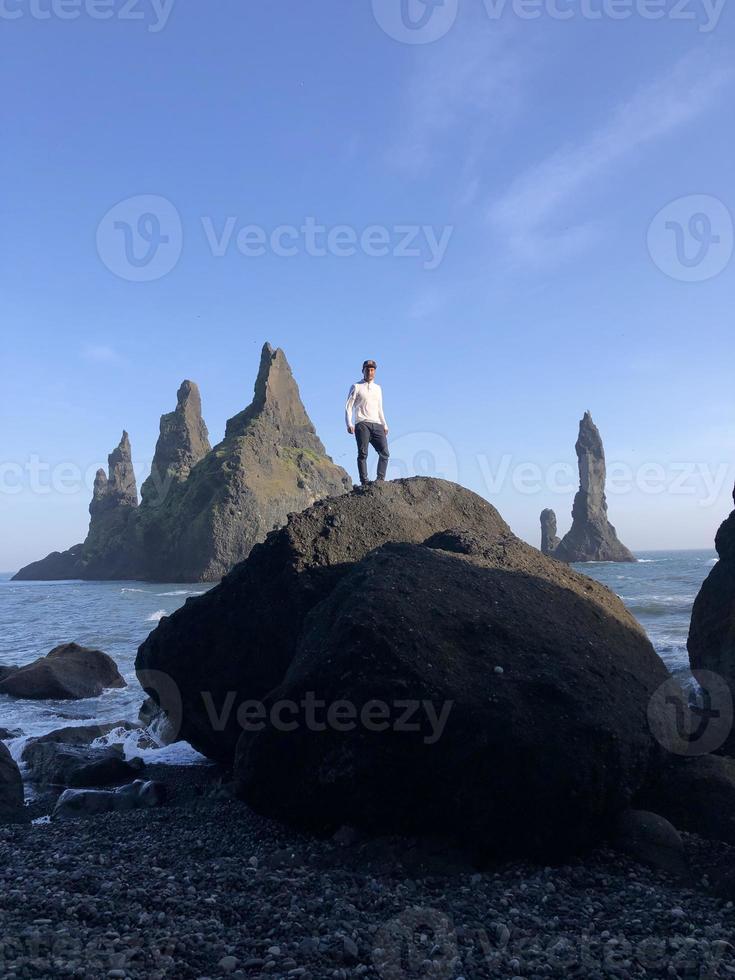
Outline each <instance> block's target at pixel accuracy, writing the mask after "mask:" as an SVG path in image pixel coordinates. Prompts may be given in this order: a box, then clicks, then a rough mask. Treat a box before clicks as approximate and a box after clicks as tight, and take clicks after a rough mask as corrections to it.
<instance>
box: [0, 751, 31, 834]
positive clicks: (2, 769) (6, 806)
mask: <svg viewBox="0 0 735 980" xmlns="http://www.w3.org/2000/svg"><path fill="white" fill-rule="evenodd" d="M6 823H28V815H27V814H26V811H25V808H24V804H23V781H22V779H21V776H20V771H19V769H18V765H17V763H16V761H15V759H14V758H13V757H12V755H11V754H10V752H9V751H8V749H7V747H6V746H5V745H3V743H2V742H0V825H1V824H6Z"/></svg>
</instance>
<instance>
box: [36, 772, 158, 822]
mask: <svg viewBox="0 0 735 980" xmlns="http://www.w3.org/2000/svg"><path fill="white" fill-rule="evenodd" d="M165 802H166V787H165V785H164V784H163V783H158V782H155V781H152V780H148V781H145V780H142V779H136V780H135V781H134V782H132V783H128V784H127V785H126V786H119V787H118V788H117V789H112V790H105V789H67V790H64V792H63V793H62V794H61V796H60V797H59V798H58V800H57V801H56V806H55V807H54V811H53V813H52V814H51V817H52V819H53V820H69V819H73V818H76V817H96V816H97V815H98V814H100V813H120V812H127V811H128V810H137V809H140V808H145V807H152V806H161V804H162V803H165Z"/></svg>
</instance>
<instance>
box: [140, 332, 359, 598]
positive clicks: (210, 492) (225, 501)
mask: <svg viewBox="0 0 735 980" xmlns="http://www.w3.org/2000/svg"><path fill="white" fill-rule="evenodd" d="M350 486H351V481H350V478H349V477H348V475H347V474H346V473H345V471H344V470H343V469H342V468H341V467H339V466H336V465H335V464H334V463H333V462H332V460H331V459H330V458H329V457H328V456H327V455H326V451H325V449H324V446H323V445H322V442H321V440H320V439H319V437H318V436H317V434H316V431H315V429H314V426H313V425H312V423H311V421H310V419H309V416H308V415H307V414H306V410H305V408H304V406H303V403H302V401H301V397H300V395H299V389H298V386H297V384H296V381H295V380H294V377H293V375H292V373H291V368H290V367H289V365H288V361H287V360H286V356H285V354H284V353H283V351H282V350H273V348H272V347H271V346H270V344H266V345H265V346H264V347H263V351H262V355H261V361H260V370H259V372H258V377H257V380H256V382H255V393H254V397H253V401H252V404H251V405H250V406H249V407H248V408H247V409H245V411H243V412H240V413H239V414H238V415H236V416H235V417H234V418H231V419H230V420H229V421H228V423H227V428H226V432H225V438H224V439H223V440H222V442H220V443H218V445H216V446H215V447H214V449H213V450H212V451H211V452H210V453H208V454H207V455H206V456H204V458H203V459H201V460H200V461H199V463H197V465H196V466H194V467H193V468H192V470H191V472H190V473H189V476H188V478H187V479H186V480H184V481H182V482H179V483H175V484H174V485H172V487H171V490H170V492H169V493H168V494H167V495H166V497H165V499H164V500H163V501H162V502H161V503H160V505H159V506H158V507H157V508H156V513H155V519H154V520H151V519H150V515H147V516H146V519H145V524H144V527H145V547H146V555H147V559H148V568H147V574H146V577H148V578H151V579H156V580H165V581H172V582H199V581H215V580H217V579H219V578H221V577H222V576H223V575H225V574H226V573H227V572H228V571H229V570H230V569H231V568H232V567H233V566H234V565H235V564H237V562H238V561H241V560H242V559H243V558H245V557H246V556H247V555H248V554H249V552H250V549H251V548H252V547H253V545H254V544H256V543H257V542H259V541H262V540H263V539H264V538H265V536H266V534H268V532H269V531H271V530H272V529H273V528H274V527H280V526H281V525H282V524H284V523H285V522H286V519H287V516H288V514H289V513H290V512H292V511H300V510H303V509H304V508H305V507H309V506H310V505H311V504H313V503H314V502H315V501H316V500H318V499H320V498H322V497H326V496H331V495H334V494H339V493H344V492H345V491H346V490H349V489H350Z"/></svg>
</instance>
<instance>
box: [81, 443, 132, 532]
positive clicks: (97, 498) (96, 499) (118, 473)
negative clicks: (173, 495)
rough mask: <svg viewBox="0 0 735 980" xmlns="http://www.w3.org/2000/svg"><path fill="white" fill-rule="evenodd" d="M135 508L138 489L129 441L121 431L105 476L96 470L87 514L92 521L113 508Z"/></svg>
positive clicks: (108, 459) (109, 458) (102, 471)
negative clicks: (120, 436) (90, 516)
mask: <svg viewBox="0 0 735 980" xmlns="http://www.w3.org/2000/svg"><path fill="white" fill-rule="evenodd" d="M137 506H138V488H137V485H136V482H135V471H134V470H133V459H132V456H131V452H130V439H129V437H128V434H127V432H126V431H125V430H124V429H123V434H122V438H121V439H120V442H119V444H118V446H117V447H116V448H115V449H113V450H112V452H111V453H110V455H109V456H108V457H107V476H105V471H104V470H102V469H99V470H97V473H96V475H95V478H94V490H93V492H92V502H91V503H90V505H89V513H90V514H91V515H92V518H93V519H94V518H96V517H99V516H100V515H101V514H105V513H107V512H108V511H109V510H112V509H113V508H117V507H137Z"/></svg>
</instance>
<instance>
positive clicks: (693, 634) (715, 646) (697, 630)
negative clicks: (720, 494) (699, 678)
mask: <svg viewBox="0 0 735 980" xmlns="http://www.w3.org/2000/svg"><path fill="white" fill-rule="evenodd" d="M733 501H735V490H733ZM715 548H716V549H717V554H718V556H719V560H718V561H717V562H716V564H715V565H714V566H713V568H712V570H711V571H710V573H709V575H708V576H707V578H706V579H705V580H704V582H703V583H702V587H701V589H700V590H699V594H698V595H697V598H696V599H695V600H694V606H693V608H692V619H691V623H690V626H689V637H688V639H687V649H688V651H689V664H690V666H691V668H692V670H693V671H697V670H710V671H714V672H715V673H717V674H719V675H720V677H722V678H723V679H724V680H725V682H726V683H727V685H728V687H729V688H730V692H731V693H732V694H733V695H735V510H733V511H732V512H731V514H730V516H729V517H728V518H727V519H726V520H725V521H723V523H722V524H721V525H720V528H719V530H718V531H717V535H716V537H715ZM721 751H722V752H725V753H726V754H727V755H735V733H732V732H731V734H730V736H729V737H728V739H727V740H726V742H725V744H724V745H723V746H722V749H721Z"/></svg>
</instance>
